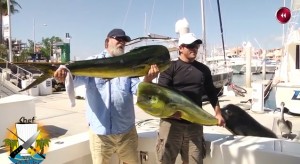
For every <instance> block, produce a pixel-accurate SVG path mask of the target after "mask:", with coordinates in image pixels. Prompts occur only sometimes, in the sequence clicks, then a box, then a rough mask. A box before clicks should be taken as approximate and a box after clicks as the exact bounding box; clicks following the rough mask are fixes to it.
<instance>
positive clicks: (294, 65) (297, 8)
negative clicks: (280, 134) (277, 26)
mask: <svg viewBox="0 0 300 164" xmlns="http://www.w3.org/2000/svg"><path fill="white" fill-rule="evenodd" d="M290 9H291V12H292V13H291V15H292V17H291V20H290V21H289V23H288V28H287V32H286V40H284V51H283V52H284V54H283V58H282V61H281V64H280V66H279V69H278V70H276V71H275V78H274V79H275V81H276V83H277V84H276V86H275V90H276V96H275V97H276V106H277V107H278V108H280V107H281V105H280V104H281V103H282V102H283V103H284V104H285V106H284V107H285V108H287V109H288V111H289V112H290V113H291V114H295V115H300V108H299V107H300V78H299V77H300V30H299V20H298V18H299V14H300V1H299V0H294V1H292V2H291V7H290ZM283 38H285V37H283Z"/></svg>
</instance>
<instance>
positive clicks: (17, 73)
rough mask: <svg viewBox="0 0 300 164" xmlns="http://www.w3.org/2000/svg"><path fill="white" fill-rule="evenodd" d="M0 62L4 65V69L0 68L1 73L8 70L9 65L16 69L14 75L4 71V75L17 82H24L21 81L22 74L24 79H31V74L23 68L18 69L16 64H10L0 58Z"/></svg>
mask: <svg viewBox="0 0 300 164" xmlns="http://www.w3.org/2000/svg"><path fill="white" fill-rule="evenodd" d="M0 61H3V63H5V68H1V67H0V69H1V72H2V73H3V69H10V67H9V65H13V66H15V67H16V68H17V70H16V73H14V72H12V71H6V73H8V74H9V75H11V76H13V77H14V78H16V79H17V80H24V79H22V78H23V77H22V76H21V73H24V75H25V77H26V78H28V79H32V78H33V74H32V73H31V72H29V71H28V70H26V69H24V68H22V67H20V66H18V65H16V64H13V63H10V62H9V61H7V60H5V59H3V58H0Z"/></svg>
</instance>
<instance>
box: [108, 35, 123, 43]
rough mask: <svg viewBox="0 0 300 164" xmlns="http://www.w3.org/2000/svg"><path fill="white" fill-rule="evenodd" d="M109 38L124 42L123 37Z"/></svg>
mask: <svg viewBox="0 0 300 164" xmlns="http://www.w3.org/2000/svg"><path fill="white" fill-rule="evenodd" d="M111 38H113V39H116V40H117V41H118V42H126V41H127V40H126V38H125V37H117V36H112V37H111Z"/></svg>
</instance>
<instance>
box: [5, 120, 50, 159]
mask: <svg viewBox="0 0 300 164" xmlns="http://www.w3.org/2000/svg"><path fill="white" fill-rule="evenodd" d="M20 120H21V119H20ZM47 136H48V134H47V133H46V132H45V130H44V129H42V128H40V127H39V125H38V124H36V123H23V122H20V123H17V124H15V126H14V127H13V128H7V138H5V139H4V140H3V142H4V145H5V147H6V149H7V150H8V152H9V157H8V158H9V159H10V161H12V162H13V163H18V164H23V163H24V164H25V163H35V164H38V163H41V162H42V161H44V160H45V159H46V153H45V152H47V150H48V148H49V143H50V142H51V141H50V139H48V138H47Z"/></svg>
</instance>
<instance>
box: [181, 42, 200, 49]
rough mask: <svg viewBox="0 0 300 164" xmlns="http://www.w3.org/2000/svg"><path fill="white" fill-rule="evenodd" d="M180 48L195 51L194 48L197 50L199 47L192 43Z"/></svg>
mask: <svg viewBox="0 0 300 164" xmlns="http://www.w3.org/2000/svg"><path fill="white" fill-rule="evenodd" d="M181 46H183V47H186V48H187V49H195V48H197V49H198V48H199V47H200V45H199V44H196V43H192V44H182V45H181Z"/></svg>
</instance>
